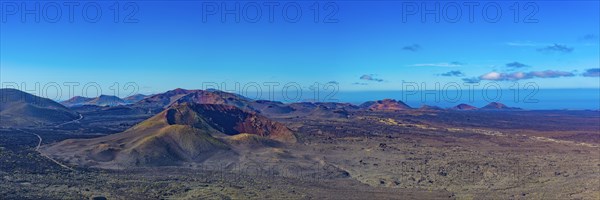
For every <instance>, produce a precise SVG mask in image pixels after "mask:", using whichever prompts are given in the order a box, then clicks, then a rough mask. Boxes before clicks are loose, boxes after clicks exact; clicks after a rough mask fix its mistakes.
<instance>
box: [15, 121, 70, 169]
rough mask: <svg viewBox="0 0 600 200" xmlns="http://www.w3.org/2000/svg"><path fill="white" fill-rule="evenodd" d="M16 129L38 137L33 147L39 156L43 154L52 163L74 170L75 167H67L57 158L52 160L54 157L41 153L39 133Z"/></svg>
mask: <svg viewBox="0 0 600 200" xmlns="http://www.w3.org/2000/svg"><path fill="white" fill-rule="evenodd" d="M17 130H18V131H21V132H23V133H28V134H32V135H35V136H37V137H38V139H39V141H38V144H37V146H36V147H35V151H36V152H38V153H39V154H40V155H41V156H44V157H45V158H48V159H49V160H51V161H52V162H54V163H56V164H57V165H59V166H61V167H62V168H65V169H68V170H71V171H75V169H73V168H71V167H69V166H67V165H65V164H62V163H61V162H58V161H57V160H54V158H51V157H50V156H48V155H46V154H44V153H42V152H41V151H40V146H42V136H40V135H39V134H37V133H32V132H28V131H24V130H21V129H17Z"/></svg>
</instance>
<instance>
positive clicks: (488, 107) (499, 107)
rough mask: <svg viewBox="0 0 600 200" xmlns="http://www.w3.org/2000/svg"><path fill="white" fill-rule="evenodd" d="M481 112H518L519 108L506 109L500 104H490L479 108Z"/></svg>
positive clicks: (506, 107)
mask: <svg viewBox="0 0 600 200" xmlns="http://www.w3.org/2000/svg"><path fill="white" fill-rule="evenodd" d="M481 109H482V110H520V109H521V108H516V107H508V106H506V105H504V104H502V103H498V102H492V103H489V104H488V105H486V106H484V107H481Z"/></svg>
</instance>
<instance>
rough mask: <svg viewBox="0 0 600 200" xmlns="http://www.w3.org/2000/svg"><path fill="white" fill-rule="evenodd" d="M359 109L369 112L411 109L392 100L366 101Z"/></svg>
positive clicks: (400, 102) (402, 103)
mask: <svg viewBox="0 0 600 200" xmlns="http://www.w3.org/2000/svg"><path fill="white" fill-rule="evenodd" d="M360 107H361V108H363V109H366V110H370V111H399V110H408V109H411V107H410V106H408V105H406V104H405V103H404V102H402V101H396V100H393V99H384V100H378V101H368V102H365V103H363V104H361V105H360Z"/></svg>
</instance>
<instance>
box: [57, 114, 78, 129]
mask: <svg viewBox="0 0 600 200" xmlns="http://www.w3.org/2000/svg"><path fill="white" fill-rule="evenodd" d="M78 114H79V118H78V119H75V120H71V121H68V122H65V123H62V124H59V125H56V126H55V127H56V128H58V127H60V126H62V125H65V124H71V123H75V122H79V120H82V119H83V115H82V114H81V113H78Z"/></svg>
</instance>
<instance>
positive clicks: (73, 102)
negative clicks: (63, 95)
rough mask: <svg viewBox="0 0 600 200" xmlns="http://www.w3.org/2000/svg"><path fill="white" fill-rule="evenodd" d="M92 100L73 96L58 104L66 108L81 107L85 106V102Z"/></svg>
mask: <svg viewBox="0 0 600 200" xmlns="http://www.w3.org/2000/svg"><path fill="white" fill-rule="evenodd" d="M92 99H94V98H87V97H82V96H74V97H72V98H70V99H68V100H66V101H61V102H60V104H62V105H64V106H67V107H74V106H82V105H85V103H86V102H88V101H91V100H92Z"/></svg>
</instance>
